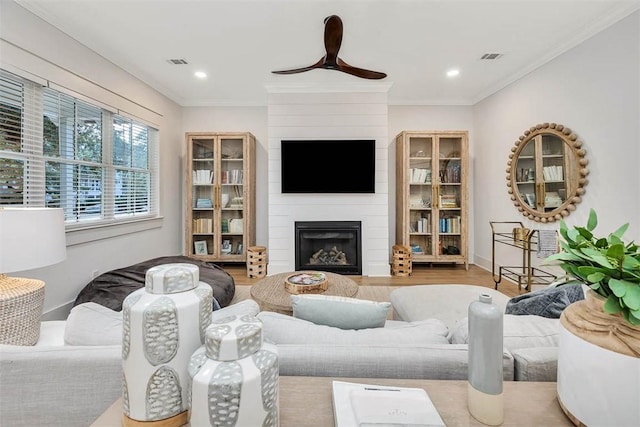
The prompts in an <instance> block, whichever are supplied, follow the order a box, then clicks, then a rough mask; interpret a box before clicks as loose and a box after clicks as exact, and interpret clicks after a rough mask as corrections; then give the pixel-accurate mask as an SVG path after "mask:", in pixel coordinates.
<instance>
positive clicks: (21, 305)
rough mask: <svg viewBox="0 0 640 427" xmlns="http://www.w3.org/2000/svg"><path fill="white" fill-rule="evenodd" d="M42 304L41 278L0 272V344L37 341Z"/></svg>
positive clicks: (31, 343) (28, 343) (22, 343)
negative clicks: (15, 275) (29, 277)
mask: <svg viewBox="0 0 640 427" xmlns="http://www.w3.org/2000/svg"><path fill="white" fill-rule="evenodd" d="M43 303H44V282H43V281H42V280H36V279H24V278H12V277H7V276H5V275H4V274H0V344H11V345H34V344H35V343H37V342H38V339H39V338H40V316H42V306H43Z"/></svg>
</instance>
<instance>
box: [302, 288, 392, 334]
mask: <svg viewBox="0 0 640 427" xmlns="http://www.w3.org/2000/svg"><path fill="white" fill-rule="evenodd" d="M291 305H292V307H293V317H297V318H299V319H304V320H308V321H310V322H313V323H315V324H318V325H326V326H334V327H336V328H341V329H365V328H380V327H382V326H384V322H385V321H386V320H387V315H388V314H389V309H390V308H391V303H390V302H376V301H368V300H361V299H356V298H347V297H340V296H332V295H291Z"/></svg>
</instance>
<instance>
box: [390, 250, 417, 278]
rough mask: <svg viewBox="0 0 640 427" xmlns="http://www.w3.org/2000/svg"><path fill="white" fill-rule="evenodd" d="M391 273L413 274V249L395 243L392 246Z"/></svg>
mask: <svg viewBox="0 0 640 427" xmlns="http://www.w3.org/2000/svg"><path fill="white" fill-rule="evenodd" d="M391 252H392V255H391V256H392V258H393V259H392V261H391V275H392V276H411V272H412V271H413V266H412V263H411V249H410V248H409V247H408V246H405V245H393V247H392V248H391Z"/></svg>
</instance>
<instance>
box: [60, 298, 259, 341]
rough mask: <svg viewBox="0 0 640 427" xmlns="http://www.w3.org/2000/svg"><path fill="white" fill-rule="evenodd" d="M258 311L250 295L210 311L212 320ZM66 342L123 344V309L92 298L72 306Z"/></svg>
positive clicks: (65, 334) (254, 313)
mask: <svg viewBox="0 0 640 427" xmlns="http://www.w3.org/2000/svg"><path fill="white" fill-rule="evenodd" d="M259 311H260V307H259V306H258V303H256V302H255V301H254V300H252V299H247V300H243V301H240V302H239V303H237V304H233V305H230V306H227V307H224V308H221V309H220V310H216V311H214V312H213V313H212V314H211V321H216V320H219V319H222V318H224V317H228V316H234V315H236V316H243V315H250V316H255V315H256V314H258V312H259ZM64 342H65V344H66V345H120V344H122V312H121V311H113V310H111V309H110V308H107V307H104V306H102V305H100V304H96V303H94V302H85V303H82V304H80V305H77V306H75V307H73V308H72V309H71V312H70V313H69V317H68V319H67V325H66V327H65V331H64Z"/></svg>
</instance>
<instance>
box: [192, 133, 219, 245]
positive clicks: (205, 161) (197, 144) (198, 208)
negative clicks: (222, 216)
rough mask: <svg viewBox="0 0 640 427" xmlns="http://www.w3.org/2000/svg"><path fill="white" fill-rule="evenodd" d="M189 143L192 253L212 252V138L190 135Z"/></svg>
mask: <svg viewBox="0 0 640 427" xmlns="http://www.w3.org/2000/svg"><path fill="white" fill-rule="evenodd" d="M190 146H191V164H192V166H191V171H192V177H191V183H192V185H191V201H192V206H191V209H192V219H191V234H192V241H193V248H191V252H192V253H193V254H194V255H203V256H204V255H211V254H213V253H214V250H215V245H214V242H215V237H216V236H215V232H214V230H215V225H214V217H215V215H214V204H215V202H216V199H215V196H216V194H215V182H214V177H215V175H216V171H217V168H216V162H215V157H214V154H215V150H214V139H213V138H195V137H194V138H192V139H191V141H190Z"/></svg>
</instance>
